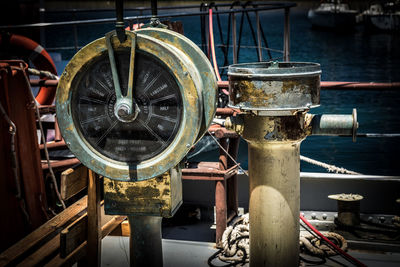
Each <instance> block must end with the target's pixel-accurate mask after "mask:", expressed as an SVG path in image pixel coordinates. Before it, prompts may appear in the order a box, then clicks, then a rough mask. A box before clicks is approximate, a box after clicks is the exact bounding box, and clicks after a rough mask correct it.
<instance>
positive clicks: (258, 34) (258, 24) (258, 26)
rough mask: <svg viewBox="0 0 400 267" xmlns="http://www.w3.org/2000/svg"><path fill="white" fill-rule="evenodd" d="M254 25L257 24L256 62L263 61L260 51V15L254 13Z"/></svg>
mask: <svg viewBox="0 0 400 267" xmlns="http://www.w3.org/2000/svg"><path fill="white" fill-rule="evenodd" d="M256 23H257V49H258V61H259V62H261V61H263V58H262V49H261V25H260V14H259V13H258V11H256Z"/></svg>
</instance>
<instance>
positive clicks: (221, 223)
mask: <svg viewBox="0 0 400 267" xmlns="http://www.w3.org/2000/svg"><path fill="white" fill-rule="evenodd" d="M219 142H220V145H221V146H222V147H223V148H224V149H225V151H227V150H228V142H227V138H221V139H220V140H219ZM225 151H223V150H222V148H220V153H219V155H220V156H219V169H220V170H226V169H227V167H228V157H227V154H226V153H225ZM227 214H228V210H227V204H226V181H225V180H221V181H216V182H215V218H216V230H215V240H216V241H215V242H216V243H217V246H219V245H221V244H220V243H221V239H222V235H223V233H224V231H225V228H226V223H227Z"/></svg>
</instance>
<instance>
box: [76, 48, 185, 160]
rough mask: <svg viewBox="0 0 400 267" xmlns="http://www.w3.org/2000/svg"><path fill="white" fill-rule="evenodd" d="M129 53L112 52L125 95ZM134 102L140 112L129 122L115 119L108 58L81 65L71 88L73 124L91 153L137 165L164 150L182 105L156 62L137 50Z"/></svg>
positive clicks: (174, 132)
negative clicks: (82, 66) (81, 67)
mask: <svg viewBox="0 0 400 267" xmlns="http://www.w3.org/2000/svg"><path fill="white" fill-rule="evenodd" d="M129 53H130V50H129V49H117V50H115V60H116V65H117V68H118V76H119V80H120V84H121V91H122V93H123V95H125V94H126V91H127V87H128V75H129ZM135 57H136V59H135V73H134V83H133V98H134V101H135V102H136V104H137V107H138V108H139V112H138V115H137V117H136V118H135V119H134V120H133V121H130V122H126V121H123V120H121V119H119V118H117V117H116V116H115V103H116V96H115V92H114V83H113V79H112V74H111V67H110V62H109V59H108V55H107V54H106V53H104V54H101V55H100V56H99V57H97V58H96V59H94V60H93V61H91V62H90V64H88V66H85V67H84V68H83V69H82V70H83V71H80V73H79V74H77V75H78V77H77V79H75V81H76V84H75V85H73V86H72V88H74V89H73V91H72V95H71V110H72V119H73V121H74V124H75V125H77V129H78V131H79V132H80V135H81V137H82V139H84V140H85V141H86V142H87V143H88V144H89V147H91V148H92V150H93V151H95V152H97V153H100V154H101V155H103V156H106V157H107V158H110V159H113V160H116V161H122V162H129V163H134V164H137V163H139V162H141V161H145V160H148V159H151V158H153V157H154V156H156V155H158V154H160V153H161V152H162V151H164V150H165V149H166V148H167V147H168V146H169V145H170V144H171V143H172V141H173V140H174V138H175V136H176V135H177V133H178V130H179V127H180V123H181V121H182V110H183V103H182V98H181V93H180V89H179V86H178V84H177V82H176V81H175V78H174V76H173V75H172V74H171V73H170V72H169V71H168V68H167V67H166V66H165V65H164V64H163V63H162V62H160V61H158V60H157V59H155V58H154V56H151V55H150V54H147V53H145V52H142V51H140V50H139V51H138V50H137V51H136V55H135Z"/></svg>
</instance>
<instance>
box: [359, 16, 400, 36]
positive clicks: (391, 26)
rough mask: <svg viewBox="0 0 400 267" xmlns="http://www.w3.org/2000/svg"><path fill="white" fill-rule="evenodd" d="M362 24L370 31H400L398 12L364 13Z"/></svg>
mask: <svg viewBox="0 0 400 267" xmlns="http://www.w3.org/2000/svg"><path fill="white" fill-rule="evenodd" d="M364 24H365V27H366V29H367V30H370V31H377V32H394V31H400V14H380V15H364Z"/></svg>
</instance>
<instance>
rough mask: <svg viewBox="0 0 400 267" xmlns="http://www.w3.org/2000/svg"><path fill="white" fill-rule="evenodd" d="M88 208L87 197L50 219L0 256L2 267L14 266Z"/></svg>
mask: <svg viewBox="0 0 400 267" xmlns="http://www.w3.org/2000/svg"><path fill="white" fill-rule="evenodd" d="M86 207H87V196H85V197H83V198H82V199H80V200H78V201H77V202H75V203H74V204H72V205H71V206H69V207H68V208H67V209H66V210H65V211H63V212H62V213H60V214H59V215H57V216H55V217H54V218H52V219H50V220H49V221H48V222H46V223H45V224H43V225H42V226H40V227H39V228H38V229H37V230H35V231H34V232H32V233H31V234H29V235H28V236H26V237H25V238H24V239H22V240H20V241H19V242H18V243H16V244H14V245H13V246H11V247H10V248H8V249H7V250H5V251H4V252H3V253H1V254H0V266H5V265H9V264H11V265H12V264H13V263H14V262H15V261H16V260H17V259H18V258H20V257H21V256H23V255H24V254H25V253H26V252H27V251H28V250H29V249H31V248H33V247H35V246H37V245H39V244H40V243H42V242H44V240H46V239H47V238H48V237H49V236H50V235H51V234H53V233H54V232H55V231H58V230H59V229H60V228H62V226H64V225H65V224H66V223H67V222H69V221H71V220H72V219H73V218H74V217H75V216H76V215H77V214H79V213H80V212H82V211H84V210H85V209H86Z"/></svg>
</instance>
